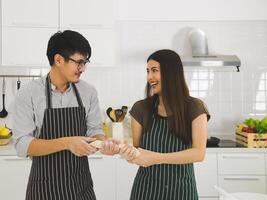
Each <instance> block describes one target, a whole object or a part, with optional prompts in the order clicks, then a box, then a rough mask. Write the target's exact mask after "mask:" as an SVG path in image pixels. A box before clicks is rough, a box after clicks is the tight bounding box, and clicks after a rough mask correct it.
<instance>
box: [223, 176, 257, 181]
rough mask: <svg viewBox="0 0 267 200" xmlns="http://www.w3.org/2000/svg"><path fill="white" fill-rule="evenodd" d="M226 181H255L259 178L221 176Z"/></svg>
mask: <svg viewBox="0 0 267 200" xmlns="http://www.w3.org/2000/svg"><path fill="white" fill-rule="evenodd" d="M223 179H224V180H226V181H257V180H260V179H259V178H248V177H246V178H241V177H236V178H223Z"/></svg>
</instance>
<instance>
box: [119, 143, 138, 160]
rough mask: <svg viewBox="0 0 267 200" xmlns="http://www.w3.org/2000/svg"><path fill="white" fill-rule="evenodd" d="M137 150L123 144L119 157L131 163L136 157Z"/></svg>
mask: <svg viewBox="0 0 267 200" xmlns="http://www.w3.org/2000/svg"><path fill="white" fill-rule="evenodd" d="M136 151H137V149H136V148H134V147H133V146H132V145H130V144H127V143H126V144H123V145H121V148H120V155H121V157H122V158H124V159H125V160H127V161H131V160H133V159H134V158H135V157H136Z"/></svg>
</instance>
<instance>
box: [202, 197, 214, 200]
mask: <svg viewBox="0 0 267 200" xmlns="http://www.w3.org/2000/svg"><path fill="white" fill-rule="evenodd" d="M199 200H218V198H202V197H200V198H199Z"/></svg>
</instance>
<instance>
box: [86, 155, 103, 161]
mask: <svg viewBox="0 0 267 200" xmlns="http://www.w3.org/2000/svg"><path fill="white" fill-rule="evenodd" d="M88 159H90V160H95V159H103V156H88Z"/></svg>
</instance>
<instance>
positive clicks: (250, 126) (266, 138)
mask: <svg viewBox="0 0 267 200" xmlns="http://www.w3.org/2000/svg"><path fill="white" fill-rule="evenodd" d="M235 133H236V142H237V143H238V144H240V145H242V146H246V147H251V148H267V117H264V118H263V119H262V120H260V119H256V118H248V119H245V120H244V122H243V123H241V124H238V125H237V126H236V129H235Z"/></svg>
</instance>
